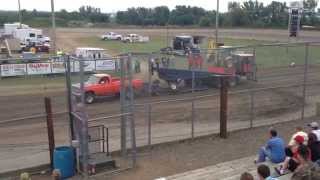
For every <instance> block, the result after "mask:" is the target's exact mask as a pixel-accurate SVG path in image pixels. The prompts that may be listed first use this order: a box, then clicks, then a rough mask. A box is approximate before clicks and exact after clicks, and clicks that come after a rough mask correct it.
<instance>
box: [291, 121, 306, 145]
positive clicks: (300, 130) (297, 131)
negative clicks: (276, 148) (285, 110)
mask: <svg viewBox="0 0 320 180" xmlns="http://www.w3.org/2000/svg"><path fill="white" fill-rule="evenodd" d="M297 136H302V137H303V139H304V142H303V144H304V145H307V144H308V134H307V133H305V132H304V131H303V128H302V127H301V126H297V127H296V129H295V133H294V134H293V135H292V137H291V139H290V141H289V143H288V146H289V147H291V146H295V145H296V141H295V140H294V138H295V137H297Z"/></svg>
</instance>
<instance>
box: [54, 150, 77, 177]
mask: <svg viewBox="0 0 320 180" xmlns="http://www.w3.org/2000/svg"><path fill="white" fill-rule="evenodd" d="M74 161H75V159H74V153H73V148H72V147H68V146H61V147H57V148H55V149H54V153H53V167H54V169H59V170H60V172H61V178H62V179H65V178H69V177H72V176H74V173H75V164H74Z"/></svg>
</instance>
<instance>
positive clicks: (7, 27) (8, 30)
mask: <svg viewBox="0 0 320 180" xmlns="http://www.w3.org/2000/svg"><path fill="white" fill-rule="evenodd" d="M18 28H20V23H12V24H10V23H7V24H4V34H5V35H12V36H13V33H14V31H15V30H16V29H18ZM21 28H23V29H27V28H30V27H29V26H28V25H26V24H21Z"/></svg>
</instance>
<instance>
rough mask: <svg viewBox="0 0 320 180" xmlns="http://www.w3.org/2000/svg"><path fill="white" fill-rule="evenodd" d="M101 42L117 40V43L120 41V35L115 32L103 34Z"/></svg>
mask: <svg viewBox="0 0 320 180" xmlns="http://www.w3.org/2000/svg"><path fill="white" fill-rule="evenodd" d="M101 39H102V40H117V41H121V40H122V35H121V34H118V33H115V32H108V33H105V34H103V35H102V36H101Z"/></svg>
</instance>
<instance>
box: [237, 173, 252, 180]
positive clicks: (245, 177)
mask: <svg viewBox="0 0 320 180" xmlns="http://www.w3.org/2000/svg"><path fill="white" fill-rule="evenodd" d="M240 180H254V179H253V176H252V175H251V174H250V173H248V172H244V173H242V174H241V177H240Z"/></svg>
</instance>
